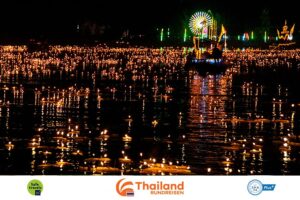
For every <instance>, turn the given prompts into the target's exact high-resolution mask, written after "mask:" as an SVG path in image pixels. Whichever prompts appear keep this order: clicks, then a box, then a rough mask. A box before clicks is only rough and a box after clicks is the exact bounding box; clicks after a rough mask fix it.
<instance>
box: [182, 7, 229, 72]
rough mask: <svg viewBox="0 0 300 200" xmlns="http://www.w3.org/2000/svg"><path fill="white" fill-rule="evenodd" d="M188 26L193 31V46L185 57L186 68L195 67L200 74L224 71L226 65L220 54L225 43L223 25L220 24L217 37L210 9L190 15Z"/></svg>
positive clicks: (214, 21) (215, 22) (215, 24)
mask: <svg viewBox="0 0 300 200" xmlns="http://www.w3.org/2000/svg"><path fill="white" fill-rule="evenodd" d="M189 26H190V30H191V32H192V33H193V45H194V46H193V50H192V51H190V52H189V53H188V55H187V57H186V69H187V70H190V69H195V70H197V71H198V72H199V73H200V74H207V73H208V74H217V73H222V72H225V71H226V68H227V66H226V64H225V63H224V60H223V55H222V53H223V49H225V50H226V45H227V44H226V30H225V28H224V26H223V25H222V27H221V33H220V35H219V37H217V21H216V20H215V19H214V17H213V15H212V13H211V11H208V12H196V13H195V14H194V15H192V17H191V19H190V23H189ZM223 36H224V37H223ZM222 39H223V41H222ZM221 41H222V42H223V44H221Z"/></svg>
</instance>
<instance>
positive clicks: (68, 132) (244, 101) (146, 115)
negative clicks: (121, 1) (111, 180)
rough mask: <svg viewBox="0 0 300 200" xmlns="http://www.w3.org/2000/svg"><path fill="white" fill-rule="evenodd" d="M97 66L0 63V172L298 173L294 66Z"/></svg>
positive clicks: (299, 153) (299, 154) (296, 73)
mask: <svg viewBox="0 0 300 200" xmlns="http://www.w3.org/2000/svg"><path fill="white" fill-rule="evenodd" d="M162 69H163V70H162ZM102 72H103V71H102V70H101V68H99V67H96V66H94V65H87V66H85V65H84V64H82V63H81V64H79V65H78V67H77V68H76V69H75V70H73V71H72V72H68V71H67V70H63V69H62V70H59V69H50V70H49V73H45V74H43V75H42V74H36V75H33V76H32V78H29V79H28V78H26V77H23V76H22V75H13V76H5V75H3V73H2V76H1V80H0V86H1V89H0V100H1V102H0V131H1V132H0V174H10V175H11V174H22V175H23V174H34V175H37V174H266V175H267V174H272V175H277V174H278V175H282V174H293V175H297V174H300V170H299V169H300V151H299V150H300V136H299V124H300V122H299V115H298V113H299V109H298V106H299V105H298V103H299V101H300V92H299V88H298V87H299V86H298V85H299V80H298V77H300V76H299V75H300V73H299V71H298V70H297V69H293V70H291V69H289V68H284V67H282V68H280V69H277V70H273V69H269V68H265V69H259V70H258V69H256V68H248V67H244V68H243V67H235V68H230V69H229V70H228V71H227V72H226V73H225V74H220V75H207V76H205V77H203V76H199V75H198V74H197V73H196V72H192V71H190V72H187V71H185V70H183V68H182V66H179V67H178V66H177V67H176V68H174V69H173V70H172V71H168V70H167V69H166V70H164V66H163V65H162V66H161V68H159V69H155V68H153V69H152V70H149V71H146V72H145V73H146V74H147V75H148V76H147V77H146V78H144V79H141V80H132V79H131V77H130V74H129V75H128V76H129V78H126V77H125V79H123V80H118V81H116V80H112V79H110V78H109V77H107V76H104V75H103V73H102ZM287 77H289V78H287ZM157 163H158V164H157ZM167 166H169V167H170V166H174V167H175V168H174V170H173V171H172V170H163V168H164V167H167ZM147 169H148V171H147ZM176 169H177V171H176ZM181 169H182V170H181Z"/></svg>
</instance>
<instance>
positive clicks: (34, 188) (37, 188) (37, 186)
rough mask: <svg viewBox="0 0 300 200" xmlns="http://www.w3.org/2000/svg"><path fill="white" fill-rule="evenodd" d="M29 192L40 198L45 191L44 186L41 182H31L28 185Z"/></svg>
mask: <svg viewBox="0 0 300 200" xmlns="http://www.w3.org/2000/svg"><path fill="white" fill-rule="evenodd" d="M27 190H28V192H29V194H31V195H34V196H40V195H41V193H42V191H43V184H42V182H41V181H39V180H36V179H34V180H31V181H29V183H28V184H27Z"/></svg>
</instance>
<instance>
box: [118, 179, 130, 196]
mask: <svg viewBox="0 0 300 200" xmlns="http://www.w3.org/2000/svg"><path fill="white" fill-rule="evenodd" d="M124 179H125V178H122V179H121V180H119V181H118V182H117V185H116V190H117V193H118V194H119V195H120V196H123V197H133V196H134V191H133V189H132V188H131V187H130V186H133V183H132V182H131V181H126V182H123V180H124Z"/></svg>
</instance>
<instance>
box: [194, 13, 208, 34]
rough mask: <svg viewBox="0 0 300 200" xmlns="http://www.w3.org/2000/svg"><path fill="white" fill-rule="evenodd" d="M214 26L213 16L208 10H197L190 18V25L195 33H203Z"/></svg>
mask: <svg viewBox="0 0 300 200" xmlns="http://www.w3.org/2000/svg"><path fill="white" fill-rule="evenodd" d="M211 26H212V17H211V16H210V15H209V14H208V13H206V12H202V11H201V12H196V13H195V14H193V15H192V17H191V18H190V23H189V27H190V29H191V31H192V33H193V34H194V35H201V34H203V33H204V32H205V31H207V29H208V27H211Z"/></svg>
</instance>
